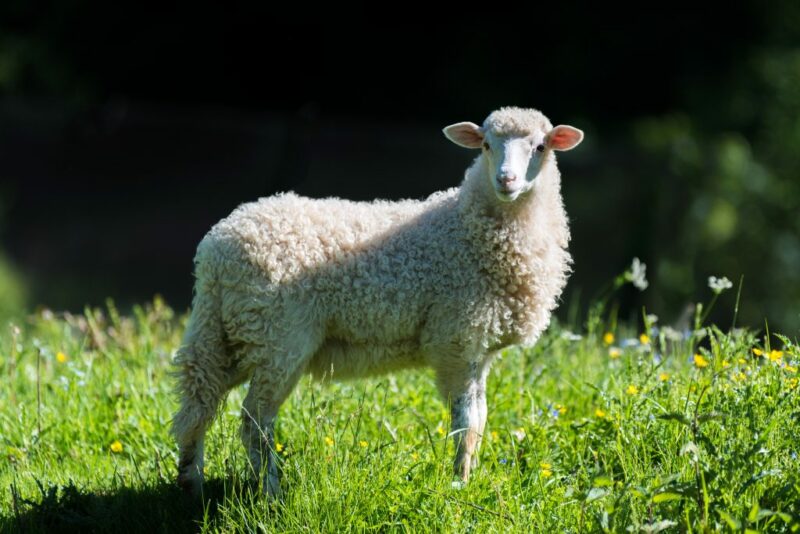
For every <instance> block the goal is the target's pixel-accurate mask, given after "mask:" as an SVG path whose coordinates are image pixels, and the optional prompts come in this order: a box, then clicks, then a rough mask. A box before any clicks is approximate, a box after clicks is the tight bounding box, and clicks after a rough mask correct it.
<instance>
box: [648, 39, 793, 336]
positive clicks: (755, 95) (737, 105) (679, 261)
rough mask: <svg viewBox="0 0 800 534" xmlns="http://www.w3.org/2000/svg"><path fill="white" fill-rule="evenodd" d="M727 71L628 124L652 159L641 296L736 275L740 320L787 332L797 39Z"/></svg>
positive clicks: (682, 295) (677, 298)
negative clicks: (679, 108) (702, 94)
mask: <svg viewBox="0 0 800 534" xmlns="http://www.w3.org/2000/svg"><path fill="white" fill-rule="evenodd" d="M737 77H738V78H739V80H738V81H736V82H735V83H731V84H730V86H729V87H728V90H727V91H720V92H715V93H710V92H709V93H708V94H707V95H706V98H707V100H705V101H702V100H701V101H698V106H700V107H698V109H697V111H698V113H697V114H694V113H692V114H686V113H674V114H670V115H667V116H663V117H658V118H647V119H642V120H639V121H637V122H636V123H635V124H634V130H633V135H634V139H635V142H636V145H637V148H638V149H640V150H641V151H643V153H644V154H645V157H646V158H647V159H649V160H650V161H651V162H652V164H653V165H654V166H657V167H658V168H659V170H657V171H654V176H656V177H657V178H658V180H659V182H660V184H659V192H658V193H657V198H656V199H655V200H654V202H653V209H654V213H653V214H652V217H653V218H655V219H656V220H657V221H661V224H660V225H659V226H660V228H661V232H662V233H663V236H662V237H663V238H662V239H658V240H656V242H655V243H654V249H655V250H653V251H652V252H651V254H650V257H651V258H653V259H655V260H656V261H657V263H656V264H655V265H654V267H655V274H654V276H653V281H654V282H655V284H654V285H655V288H654V289H655V290H654V291H653V292H652V294H651V295H652V297H651V298H653V299H656V300H657V302H656V303H654V304H655V305H656V307H661V308H664V307H665V304H666V307H669V308H672V309H676V308H678V307H679V306H680V304H681V303H682V302H686V301H687V300H688V299H689V296H690V295H691V294H692V293H693V292H696V290H697V289H696V287H697V285H700V286H703V285H705V280H706V278H707V277H708V276H709V275H713V274H725V275H728V276H730V277H731V278H733V279H734V280H736V279H737V278H739V277H740V276H743V277H744V285H743V292H742V294H743V302H744V306H743V308H742V317H741V318H742V320H743V321H744V322H746V323H749V324H753V325H758V324H760V323H761V324H763V321H764V318H768V319H769V320H770V321H771V322H774V323H776V324H780V325H782V326H783V328H787V329H791V331H793V332H796V331H797V328H798V326H799V325H800V313H799V312H798V307H797V303H798V302H800V238H798V235H800V217H798V213H799V212H800V152H798V151H797V150H796V147H797V146H798V145H800V120H798V117H800V46H798V45H795V46H792V47H770V48H765V49H761V50H756V51H754V52H753V53H752V55H751V56H750V57H748V58H743V62H742V67H741V70H740V71H739V72H738V73H737ZM701 104H702V105H701ZM703 110H705V112H704V111H703ZM709 110H710V111H709ZM662 193H663V194H662Z"/></svg>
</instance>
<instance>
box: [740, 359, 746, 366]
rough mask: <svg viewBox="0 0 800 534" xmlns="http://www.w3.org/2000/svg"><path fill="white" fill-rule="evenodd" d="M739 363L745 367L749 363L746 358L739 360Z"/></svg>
mask: <svg viewBox="0 0 800 534" xmlns="http://www.w3.org/2000/svg"><path fill="white" fill-rule="evenodd" d="M738 362H739V365H744V364H746V363H747V360H745V359H744V358H739V360H738Z"/></svg>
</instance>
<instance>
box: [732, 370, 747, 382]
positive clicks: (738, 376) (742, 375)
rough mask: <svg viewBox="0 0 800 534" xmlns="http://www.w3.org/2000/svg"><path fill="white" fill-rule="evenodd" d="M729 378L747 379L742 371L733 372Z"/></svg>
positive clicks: (735, 379)
mask: <svg viewBox="0 0 800 534" xmlns="http://www.w3.org/2000/svg"><path fill="white" fill-rule="evenodd" d="M731 378H733V381H734V382H744V381H745V380H747V375H746V374H744V373H742V372H738V373H733V376H732V377H731Z"/></svg>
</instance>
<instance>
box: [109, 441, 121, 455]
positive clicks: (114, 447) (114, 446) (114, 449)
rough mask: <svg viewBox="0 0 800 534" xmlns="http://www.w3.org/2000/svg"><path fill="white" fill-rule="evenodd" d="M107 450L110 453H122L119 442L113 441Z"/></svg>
mask: <svg viewBox="0 0 800 534" xmlns="http://www.w3.org/2000/svg"><path fill="white" fill-rule="evenodd" d="M109 448H110V449H111V452H115V453H120V452H122V443H120V442H119V440H114V441H113V443H111V446H110V447H109Z"/></svg>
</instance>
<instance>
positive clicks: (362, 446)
mask: <svg viewBox="0 0 800 534" xmlns="http://www.w3.org/2000/svg"><path fill="white" fill-rule="evenodd" d="M367 445H369V443H367V442H366V441H364V440H363V439H362V440H361V441H359V442H358V446H359V447H361V448H362V449H363V448H365V447H366V446H367Z"/></svg>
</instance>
